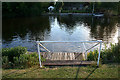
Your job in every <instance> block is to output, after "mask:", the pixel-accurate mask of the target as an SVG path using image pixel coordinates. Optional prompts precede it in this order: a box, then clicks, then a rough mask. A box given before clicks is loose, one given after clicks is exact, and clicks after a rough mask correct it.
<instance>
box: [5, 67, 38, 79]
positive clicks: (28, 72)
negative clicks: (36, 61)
mask: <svg viewBox="0 0 120 80" xmlns="http://www.w3.org/2000/svg"><path fill="white" fill-rule="evenodd" d="M37 69H40V68H39V67H37V68H35V69H33V70H30V71H26V72H24V73H21V74H18V75H15V76H16V77H17V76H21V75H25V74H27V73H30V72H33V71H35V70H37ZM18 71H20V70H16V71H13V72H10V73H8V74H6V75H4V76H3V78H6V76H9V75H11V74H13V73H16V72H18Z"/></svg>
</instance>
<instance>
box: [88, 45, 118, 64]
mask: <svg viewBox="0 0 120 80" xmlns="http://www.w3.org/2000/svg"><path fill="white" fill-rule="evenodd" d="M87 56H88V57H87V60H88V61H90V60H93V61H97V58H98V50H94V51H90V52H89V53H88V54H87ZM100 57H101V61H102V63H108V62H120V45H119V44H114V45H113V44H111V46H110V48H108V49H107V48H106V47H105V49H104V50H102V51H101V56H100Z"/></svg>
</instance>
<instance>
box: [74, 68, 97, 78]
mask: <svg viewBox="0 0 120 80" xmlns="http://www.w3.org/2000/svg"><path fill="white" fill-rule="evenodd" d="M97 68H98V67H95V68H94V69H93V70H92V71H91V72H90V74H89V75H88V76H87V77H86V78H85V79H84V80H87V79H88V78H89V77H90V75H92V74H93V72H94V71H95V70H96V69H97ZM79 71H80V66H79V67H78V70H77V73H76V77H75V80H77V78H78V75H79Z"/></svg>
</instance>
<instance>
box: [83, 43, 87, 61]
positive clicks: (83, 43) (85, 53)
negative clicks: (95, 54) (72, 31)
mask: <svg viewBox="0 0 120 80" xmlns="http://www.w3.org/2000/svg"><path fill="white" fill-rule="evenodd" d="M83 46H84V49H85V51H84V54H85V59H87V52H86V50H87V49H86V47H85V43H83Z"/></svg>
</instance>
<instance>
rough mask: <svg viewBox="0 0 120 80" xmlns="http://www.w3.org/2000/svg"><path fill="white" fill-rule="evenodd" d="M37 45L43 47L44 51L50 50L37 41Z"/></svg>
mask: <svg viewBox="0 0 120 80" xmlns="http://www.w3.org/2000/svg"><path fill="white" fill-rule="evenodd" d="M39 45H40V46H41V47H43V48H44V49H45V50H46V51H48V52H50V50H48V49H47V48H46V47H44V46H43V45H42V44H41V43H39Z"/></svg>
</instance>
